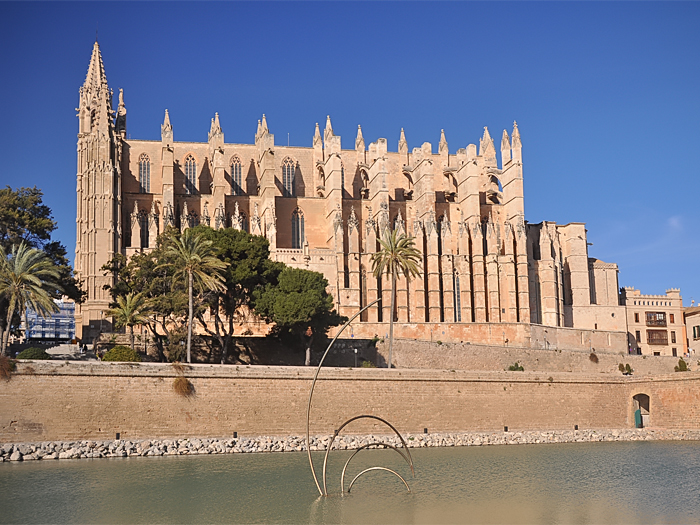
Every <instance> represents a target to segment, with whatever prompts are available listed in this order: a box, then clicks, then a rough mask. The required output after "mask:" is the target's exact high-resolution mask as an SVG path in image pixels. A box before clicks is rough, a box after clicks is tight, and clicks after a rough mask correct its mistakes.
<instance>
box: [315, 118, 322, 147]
mask: <svg viewBox="0 0 700 525" xmlns="http://www.w3.org/2000/svg"><path fill="white" fill-rule="evenodd" d="M320 142H321V130H320V129H319V127H318V122H316V129H315V130H314V146H316V145H317V144H319V143H320Z"/></svg>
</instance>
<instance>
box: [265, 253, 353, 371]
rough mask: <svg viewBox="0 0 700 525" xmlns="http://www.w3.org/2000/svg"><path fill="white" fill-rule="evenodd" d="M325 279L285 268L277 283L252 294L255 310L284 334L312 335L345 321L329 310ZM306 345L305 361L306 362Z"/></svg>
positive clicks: (308, 354) (330, 304)
mask: <svg viewBox="0 0 700 525" xmlns="http://www.w3.org/2000/svg"><path fill="white" fill-rule="evenodd" d="M327 287H328V281H327V280H326V279H325V277H323V274H321V273H319V272H312V271H309V270H302V269H299V268H289V267H286V268H285V269H284V270H283V271H282V273H280V275H279V283H278V284H277V286H274V285H267V286H266V287H265V288H264V290H262V291H259V292H256V293H255V300H254V309H255V312H256V313H257V314H258V315H260V316H261V317H263V318H264V319H266V320H267V321H268V322H274V323H275V324H276V327H275V332H276V333H277V334H278V335H280V336H281V337H284V336H285V335H295V336H297V337H298V338H299V339H300V340H301V341H302V342H303V341H304V336H307V337H309V338H311V339H312V338H313V337H314V336H315V335H318V334H325V333H326V331H327V330H328V329H329V328H330V327H331V326H338V325H339V324H341V323H344V322H345V321H347V319H346V318H345V317H343V316H341V315H339V314H338V313H337V312H336V311H335V310H334V309H333V297H332V296H331V295H330V294H329V293H328V292H327V291H326V288H327ZM310 346H311V342H309V343H308V344H307V345H306V347H307V358H306V364H307V365H308V364H310Z"/></svg>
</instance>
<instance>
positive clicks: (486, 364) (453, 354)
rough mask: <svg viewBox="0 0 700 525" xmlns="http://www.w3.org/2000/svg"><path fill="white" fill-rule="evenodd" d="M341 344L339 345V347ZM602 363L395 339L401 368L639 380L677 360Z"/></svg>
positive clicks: (697, 364) (383, 350) (622, 355)
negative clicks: (627, 372)
mask: <svg viewBox="0 0 700 525" xmlns="http://www.w3.org/2000/svg"><path fill="white" fill-rule="evenodd" d="M336 344H337V343H336ZM376 346H377V364H378V365H379V366H380V367H381V366H386V363H387V361H388V359H389V342H388V340H386V339H384V340H383V341H378V342H377V345H376ZM595 354H596V357H597V358H598V362H597V363H595V362H593V361H591V360H590V355H591V352H590V351H589V350H579V351H576V350H563V351H557V350H555V349H550V350H542V349H536V348H522V347H515V346H505V347H504V346H488V345H473V344H468V343H444V342H440V344H438V343H436V342H433V343H431V342H429V341H414V340H412V339H408V340H406V339H394V348H393V352H392V361H393V364H394V366H396V367H397V368H412V369H431V368H440V369H448V370H449V369H455V370H484V371H486V370H506V369H507V368H508V367H509V366H510V365H512V364H514V363H515V362H516V361H517V362H518V363H519V364H520V365H522V366H523V367H524V368H525V371H527V372H541V373H545V372H546V371H553V372H574V373H581V372H583V373H588V374H600V373H605V374H619V373H620V372H619V371H618V365H619V364H620V363H622V364H626V363H629V364H630V366H631V367H632V368H633V369H634V375H635V376H646V375H649V374H653V375H658V374H670V373H673V367H674V366H676V365H677V364H678V358H677V357H669V356H641V355H628V354H627V352H618V353H610V352H598V351H597V352H595ZM686 362H687V363H688V366H689V367H690V368H691V369H693V370H700V359H698V358H693V359H686Z"/></svg>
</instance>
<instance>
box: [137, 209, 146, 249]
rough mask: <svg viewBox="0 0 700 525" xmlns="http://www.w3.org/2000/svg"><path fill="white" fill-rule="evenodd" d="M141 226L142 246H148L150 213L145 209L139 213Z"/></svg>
mask: <svg viewBox="0 0 700 525" xmlns="http://www.w3.org/2000/svg"><path fill="white" fill-rule="evenodd" d="M139 228H140V229H141V248H148V214H147V213H146V212H145V211H142V212H141V213H140V214H139Z"/></svg>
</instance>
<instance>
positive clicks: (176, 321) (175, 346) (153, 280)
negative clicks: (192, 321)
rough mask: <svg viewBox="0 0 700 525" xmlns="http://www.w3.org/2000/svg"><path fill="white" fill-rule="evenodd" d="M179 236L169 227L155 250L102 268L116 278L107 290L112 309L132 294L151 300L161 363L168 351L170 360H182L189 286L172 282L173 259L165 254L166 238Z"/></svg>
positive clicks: (150, 326)
mask: <svg viewBox="0 0 700 525" xmlns="http://www.w3.org/2000/svg"><path fill="white" fill-rule="evenodd" d="M178 234H179V233H178V231H177V230H176V229H175V228H172V227H171V228H168V229H167V230H166V231H165V232H164V233H163V234H162V235H160V236H159V237H158V239H157V242H156V247H155V248H154V249H153V250H150V251H149V252H147V253H139V254H134V255H132V256H131V257H129V259H128V260H127V258H126V257H125V256H123V255H121V254H117V255H115V256H114V257H113V258H112V260H111V261H110V262H109V263H107V264H106V265H104V266H103V267H102V271H103V272H105V274H106V275H107V274H111V275H112V276H113V277H114V285H113V286H106V287H105V288H106V289H107V290H109V292H110V294H111V295H112V304H111V305H110V306H111V307H115V306H117V298H118V297H125V296H126V295H128V294H129V293H132V292H133V293H137V292H138V293H142V294H143V295H144V296H145V297H146V298H147V299H148V300H149V302H150V306H151V310H150V311H151V313H150V316H149V317H148V320H147V322H146V326H148V329H149V330H150V332H151V334H152V335H153V341H154V343H155V346H156V348H157V350H158V356H159V359H160V360H161V361H165V360H166V358H165V351H166V350H167V351H168V356H169V358H170V359H171V360H173V359H176V360H179V359H180V358H181V356H180V353H181V347H180V341H182V340H184V337H183V334H184V333H185V332H186V328H185V323H186V317H187V302H188V301H187V286H186V283H184V282H183V281H182V280H173V274H174V270H173V268H172V263H173V262H174V258H173V257H172V256H170V255H168V253H166V244H167V239H169V238H170V237H171V236H172V235H178Z"/></svg>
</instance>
